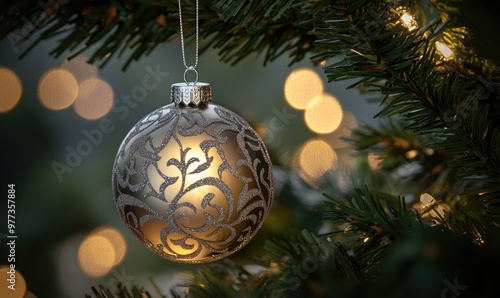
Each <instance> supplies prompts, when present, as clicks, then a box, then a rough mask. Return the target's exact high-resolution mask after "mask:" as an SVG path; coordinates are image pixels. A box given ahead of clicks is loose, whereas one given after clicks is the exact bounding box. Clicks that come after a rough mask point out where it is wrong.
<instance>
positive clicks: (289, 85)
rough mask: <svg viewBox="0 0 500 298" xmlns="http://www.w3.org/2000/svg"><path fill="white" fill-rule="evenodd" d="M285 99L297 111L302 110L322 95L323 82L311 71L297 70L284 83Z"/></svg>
mask: <svg viewBox="0 0 500 298" xmlns="http://www.w3.org/2000/svg"><path fill="white" fill-rule="evenodd" d="M284 91H285V99H286V101H287V102H288V104H289V105H290V106H291V107H293V108H294V109H297V110H304V109H306V108H307V107H308V105H309V103H310V102H311V101H312V100H313V99H314V98H316V97H317V96H319V95H321V94H322V93H323V81H322V80H321V77H320V76H319V75H318V74H317V73H316V72H315V71H314V70H312V69H309V68H298V69H296V70H294V71H292V72H291V73H290V74H289V75H288V77H287V79H286V81H285V88H284Z"/></svg>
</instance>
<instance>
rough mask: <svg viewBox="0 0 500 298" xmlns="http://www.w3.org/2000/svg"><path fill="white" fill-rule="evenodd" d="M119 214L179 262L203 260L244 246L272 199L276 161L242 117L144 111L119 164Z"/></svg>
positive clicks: (206, 111)
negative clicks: (271, 158)
mask: <svg viewBox="0 0 500 298" xmlns="http://www.w3.org/2000/svg"><path fill="white" fill-rule="evenodd" d="M113 194H114V199H115V203H116V207H117V209H118V212H119V213H120V215H121V217H122V219H123V221H124V222H125V224H126V225H127V227H128V228H129V229H130V231H131V232H132V234H134V235H135V237H136V238H137V239H138V240H139V241H140V242H142V243H143V244H144V245H145V246H146V247H148V248H149V249H150V250H151V251H153V252H155V253H156V254H158V255H160V256H162V257H164V258H166V259H168V260H171V261H175V262H182V263H205V262H211V261H215V260H219V259H221V258H224V257H226V256H228V255H230V254H232V253H234V252H236V251H238V250H239V249H241V248H242V247H243V246H245V245H246V244H247V243H248V242H249V241H250V240H251V238H252V237H253V236H254V235H255V234H256V233H257V231H258V230H259V229H260V227H261V226H262V224H263V222H264V220H265V218H266V216H267V214H268V213H269V209H270V208H271V204H272V200H273V177H272V163H271V160H270V158H269V155H268V152H267V150H266V148H265V145H264V143H263V142H262V140H261V139H260V137H259V136H258V134H257V133H256V132H255V131H254V130H253V129H252V128H251V127H250V125H249V124H248V123H247V122H246V121H245V120H244V119H242V118H241V117H240V116H238V115H236V114H235V113H233V112H231V111H230V110H228V109H225V108H223V107H220V106H218V105H216V104H208V105H207V106H206V107H205V108H198V107H190V106H186V107H180V106H178V105H176V104H174V103H172V104H169V105H167V106H164V107H162V108H159V109H157V110H155V111H153V112H152V113H150V114H148V115H147V116H145V117H144V118H143V119H142V120H141V121H139V122H138V123H137V124H136V125H135V126H134V127H133V128H132V130H131V131H130V132H129V133H128V135H127V136H126V138H125V140H124V141H123V143H122V144H121V146H120V148H119V150H118V153H117V156H116V160H115V163H114V167H113Z"/></svg>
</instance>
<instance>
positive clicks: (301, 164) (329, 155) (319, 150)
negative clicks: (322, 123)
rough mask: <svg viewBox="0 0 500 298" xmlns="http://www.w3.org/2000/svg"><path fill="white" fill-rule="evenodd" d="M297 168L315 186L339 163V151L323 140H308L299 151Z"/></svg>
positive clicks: (304, 178)
mask: <svg viewBox="0 0 500 298" xmlns="http://www.w3.org/2000/svg"><path fill="white" fill-rule="evenodd" d="M296 160H297V168H298V171H299V175H300V177H301V178H302V179H303V180H304V181H306V182H307V183H308V184H309V185H311V186H314V185H315V183H316V182H317V180H318V179H319V178H321V176H323V175H324V174H325V173H326V172H328V171H330V170H332V169H334V168H335V166H336V165H337V153H336V152H335V150H333V148H332V147H331V146H330V145H328V143H326V142H325V141H323V140H320V139H313V140H310V141H308V142H306V143H305V144H304V145H302V147H301V148H300V149H299V151H298V153H297V159H296Z"/></svg>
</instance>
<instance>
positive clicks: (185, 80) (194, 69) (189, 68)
mask: <svg viewBox="0 0 500 298" xmlns="http://www.w3.org/2000/svg"><path fill="white" fill-rule="evenodd" d="M189 71H192V72H194V74H195V79H194V82H188V80H187V73H188V72H189ZM184 82H186V84H188V85H196V83H198V71H197V70H196V68H194V66H188V67H187V68H186V70H185V71H184Z"/></svg>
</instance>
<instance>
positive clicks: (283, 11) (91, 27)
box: [0, 0, 327, 70]
mask: <svg viewBox="0 0 500 298" xmlns="http://www.w3.org/2000/svg"><path fill="white" fill-rule="evenodd" d="M49 2H50V1H49ZM325 5H327V1H318V2H317V3H309V2H308V1H305V2H304V1H297V0H288V1H278V2H277V1H270V0H267V1H261V0H255V1H251V2H248V1H236V0H233V1H201V3H200V6H199V19H200V34H201V36H203V37H204V38H203V40H202V50H204V49H206V48H208V47H214V48H216V49H218V51H219V53H220V55H221V58H222V60H223V61H226V62H233V63H236V62H237V61H240V60H241V59H243V58H245V57H248V56H249V55H251V54H255V53H263V52H265V53H266V54H265V57H264V62H268V61H272V60H274V59H276V58H278V57H280V56H281V55H283V54H285V53H288V54H289V55H290V57H291V61H292V62H296V61H300V60H302V59H304V57H305V55H306V53H308V52H309V51H311V49H312V48H313V43H314V40H315V38H314V36H313V35H311V34H310V33H309V32H310V31H311V30H313V28H314V27H313V23H312V22H310V21H311V19H312V17H311V15H309V13H310V12H311V11H313V12H314V11H317V10H321V9H322V7H324V6H325ZM315 6H317V7H316V8H315V9H312V8H313V7H315ZM194 7H195V4H194V1H192V0H189V1H183V14H184V16H183V21H184V22H185V24H184V27H185V34H186V36H187V37H192V36H193V35H194V27H195V26H194V24H195V13H194ZM25 20H29V21H31V26H29V28H28V27H27V25H26V21H25ZM178 36H179V13H178V6H177V1H172V0H158V1H139V0H132V1H130V0H127V1H119V0H117V1H105V2H102V3H101V2H100V3H97V2H95V1H91V0H83V1H65V2H64V4H62V3H61V4H59V2H57V1H52V2H50V3H49V4H48V5H47V6H39V5H33V4H32V2H30V1H2V2H1V3H0V38H4V37H7V38H8V39H9V41H10V42H11V44H12V45H13V47H15V48H17V47H20V48H21V47H24V48H25V49H24V50H23V51H22V53H21V55H20V57H21V58H22V57H23V56H25V55H26V54H28V53H29V52H30V51H31V50H33V49H34V48H35V47H36V46H37V45H38V44H39V43H40V42H42V41H44V40H49V39H53V38H56V37H58V38H60V41H59V43H58V46H57V47H56V48H55V49H54V50H53V51H52V52H51V55H53V56H55V57H58V56H60V55H63V54H66V55H69V58H71V57H74V56H76V55H78V54H80V53H82V52H87V53H88V52H90V54H89V56H90V57H89V63H95V64H96V63H97V62H102V63H101V64H100V66H101V67H102V66H104V65H105V64H106V63H107V62H108V61H109V59H110V58H111V57H114V56H116V55H118V56H121V55H123V54H124V53H125V54H126V56H127V57H126V59H125V63H124V66H123V69H124V70H125V69H126V68H127V67H128V66H129V65H130V63H131V62H133V61H136V60H138V59H140V58H141V57H142V56H144V55H148V54H150V53H151V52H152V51H153V50H154V49H155V48H156V47H157V46H158V45H160V44H162V43H165V42H170V41H172V40H174V39H175V38H177V37H178Z"/></svg>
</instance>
